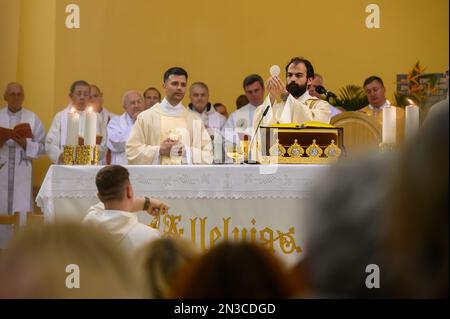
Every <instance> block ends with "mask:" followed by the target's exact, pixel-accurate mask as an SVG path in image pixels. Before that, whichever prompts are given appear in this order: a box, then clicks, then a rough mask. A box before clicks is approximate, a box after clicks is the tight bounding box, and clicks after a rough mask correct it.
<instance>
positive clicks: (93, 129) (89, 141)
mask: <svg viewBox="0 0 450 319" xmlns="http://www.w3.org/2000/svg"><path fill="white" fill-rule="evenodd" d="M96 135H97V112H95V111H94V110H93V109H92V107H89V108H88V110H87V111H86V119H85V121H84V145H91V146H95V145H96V140H95V136H96Z"/></svg>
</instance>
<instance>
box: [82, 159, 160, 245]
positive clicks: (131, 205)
mask: <svg viewBox="0 0 450 319" xmlns="http://www.w3.org/2000/svg"><path fill="white" fill-rule="evenodd" d="M129 176H130V174H129V172H128V170H127V169H126V168H125V167H123V166H120V165H109V166H105V167H103V168H102V169H101V170H100V171H99V172H98V173H97V176H96V178H95V183H96V185H97V189H98V193H97V196H98V198H99V199H100V201H101V202H102V203H103V204H104V209H101V208H102V207H101V206H97V209H91V210H90V212H89V213H88V214H87V215H86V217H85V218H84V219H83V222H84V223H86V224H94V225H97V226H100V227H102V228H104V229H106V230H108V231H109V232H110V233H111V234H112V235H113V236H114V237H115V239H116V241H117V242H118V243H120V245H122V246H123V247H124V248H125V249H126V250H128V251H130V252H132V251H134V250H135V249H136V248H138V247H140V246H142V245H145V244H146V243H148V242H150V241H152V240H154V239H157V238H159V237H160V236H161V235H160V233H159V231H158V230H156V229H154V228H151V227H149V226H147V225H144V224H142V223H140V222H139V221H138V219H137V215H136V213H135V212H134V211H135V206H136V203H135V199H134V193H133V187H132V186H131V183H130V179H129ZM152 201H153V203H154V204H153V205H156V206H153V208H154V210H155V213H157V211H156V210H157V209H158V207H157V206H159V207H160V206H161V205H162V203H161V202H159V201H156V200H152ZM152 201H150V200H148V202H147V203H146V204H145V205H144V206H147V207H143V210H148V208H149V207H150V205H151V202H152ZM153 208H152V209H153Z"/></svg>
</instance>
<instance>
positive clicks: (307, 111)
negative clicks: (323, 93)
mask: <svg viewBox="0 0 450 319" xmlns="http://www.w3.org/2000/svg"><path fill="white" fill-rule="evenodd" d="M285 69H286V82H287V85H285V84H284V83H283V81H282V80H281V79H280V78H279V76H278V75H275V76H271V77H270V78H269V79H268V80H267V81H266V90H268V91H269V95H268V96H267V97H266V99H265V101H264V103H263V104H262V105H260V106H259V107H258V109H257V110H256V112H255V116H254V118H253V130H255V129H256V127H257V125H258V123H259V121H260V120H261V116H262V114H263V112H264V110H265V109H266V108H267V106H269V110H268V112H267V114H266V115H265V117H264V119H263V120H262V122H261V125H262V126H268V125H271V124H286V123H298V124H303V123H305V122H308V121H316V122H321V123H330V119H331V108H330V104H329V103H328V102H326V101H323V100H321V99H319V98H317V97H315V96H311V95H310V94H309V93H308V86H309V85H310V84H311V82H312V80H313V78H314V68H313V66H312V64H311V62H309V61H308V60H306V59H304V58H299V57H295V58H292V59H291V61H290V62H289V63H288V64H287V66H286V68H285Z"/></svg>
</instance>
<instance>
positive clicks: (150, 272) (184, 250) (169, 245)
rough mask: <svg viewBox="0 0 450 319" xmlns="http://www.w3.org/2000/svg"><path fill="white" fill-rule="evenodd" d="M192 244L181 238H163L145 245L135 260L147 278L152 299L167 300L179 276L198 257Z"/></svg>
mask: <svg viewBox="0 0 450 319" xmlns="http://www.w3.org/2000/svg"><path fill="white" fill-rule="evenodd" d="M198 253H199V252H198V250H197V248H196V247H195V246H194V244H192V243H191V242H189V241H187V240H185V239H180V238H161V239H158V240H154V241H152V242H150V243H149V244H147V245H145V246H144V247H142V248H141V249H139V250H138V251H137V252H136V255H135V258H136V260H137V264H138V265H139V267H140V270H141V272H142V273H143V276H144V278H145V280H144V281H145V283H146V285H147V294H148V297H150V298H167V297H168V295H169V293H170V292H171V289H172V287H173V285H174V283H175V282H176V281H177V276H178V274H179V273H180V270H182V269H183V268H184V267H185V266H187V265H189V264H190V263H191V262H192V261H193V260H194V258H195V257H196V256H197V255H198Z"/></svg>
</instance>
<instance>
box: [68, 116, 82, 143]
mask: <svg viewBox="0 0 450 319" xmlns="http://www.w3.org/2000/svg"><path fill="white" fill-rule="evenodd" d="M79 130H80V115H79V114H78V112H76V111H75V110H74V109H71V110H70V112H69V114H68V116H67V135H66V145H71V146H76V145H78V132H79Z"/></svg>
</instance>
